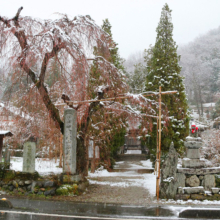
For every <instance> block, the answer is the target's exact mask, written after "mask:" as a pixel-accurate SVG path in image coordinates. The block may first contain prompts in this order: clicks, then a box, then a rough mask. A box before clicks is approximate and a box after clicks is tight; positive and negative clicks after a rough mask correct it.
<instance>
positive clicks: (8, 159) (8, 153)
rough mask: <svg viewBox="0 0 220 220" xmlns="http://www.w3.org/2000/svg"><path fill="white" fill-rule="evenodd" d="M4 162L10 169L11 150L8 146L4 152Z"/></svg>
mask: <svg viewBox="0 0 220 220" xmlns="http://www.w3.org/2000/svg"><path fill="white" fill-rule="evenodd" d="M3 156H4V162H5V163H6V164H7V169H10V151H9V149H8V147H6V148H5V152H4V155H3Z"/></svg>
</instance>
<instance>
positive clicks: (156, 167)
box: [155, 115, 159, 197]
mask: <svg viewBox="0 0 220 220" xmlns="http://www.w3.org/2000/svg"><path fill="white" fill-rule="evenodd" d="M158 126H159V121H158V115H157V154H156V155H157V159H156V163H155V171H156V176H157V179H156V196H157V197H158V189H159V185H158V161H159V140H158Z"/></svg>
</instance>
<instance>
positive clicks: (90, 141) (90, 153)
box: [89, 140, 94, 159]
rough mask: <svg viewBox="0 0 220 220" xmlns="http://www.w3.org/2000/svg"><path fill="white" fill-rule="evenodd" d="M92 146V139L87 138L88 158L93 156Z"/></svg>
mask: <svg viewBox="0 0 220 220" xmlns="http://www.w3.org/2000/svg"><path fill="white" fill-rule="evenodd" d="M93 147H94V142H93V140H89V158H90V159H91V158H93Z"/></svg>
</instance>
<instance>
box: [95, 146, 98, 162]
mask: <svg viewBox="0 0 220 220" xmlns="http://www.w3.org/2000/svg"><path fill="white" fill-rule="evenodd" d="M95 158H96V159H99V147H98V146H96V147H95Z"/></svg>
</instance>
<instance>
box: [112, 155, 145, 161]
mask: <svg viewBox="0 0 220 220" xmlns="http://www.w3.org/2000/svg"><path fill="white" fill-rule="evenodd" d="M146 159H147V158H146V154H121V155H118V157H117V159H116V161H140V160H146Z"/></svg>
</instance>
